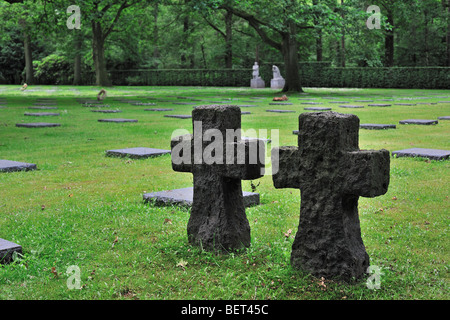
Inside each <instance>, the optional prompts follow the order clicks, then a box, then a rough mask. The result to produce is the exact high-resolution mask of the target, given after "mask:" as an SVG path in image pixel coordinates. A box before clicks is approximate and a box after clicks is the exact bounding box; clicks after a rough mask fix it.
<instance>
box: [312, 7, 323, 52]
mask: <svg viewBox="0 0 450 320" xmlns="http://www.w3.org/2000/svg"><path fill="white" fill-rule="evenodd" d="M312 3H313V5H314V6H317V5H318V0H313V2H312ZM318 24H319V21H318V20H317V18H316V17H315V16H314V26H317V25H318ZM316 60H317V61H322V60H323V44H322V29H317V35H316Z"/></svg>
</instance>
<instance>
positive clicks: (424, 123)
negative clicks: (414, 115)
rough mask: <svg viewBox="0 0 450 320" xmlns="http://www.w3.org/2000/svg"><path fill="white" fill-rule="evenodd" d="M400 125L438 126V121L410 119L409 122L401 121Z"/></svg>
mask: <svg viewBox="0 0 450 320" xmlns="http://www.w3.org/2000/svg"><path fill="white" fill-rule="evenodd" d="M399 123H400V124H419V125H434V124H438V120H425V119H408V120H400V121H399Z"/></svg>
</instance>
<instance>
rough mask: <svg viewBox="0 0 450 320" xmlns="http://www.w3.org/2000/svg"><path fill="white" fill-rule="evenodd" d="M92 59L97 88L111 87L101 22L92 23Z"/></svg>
mask: <svg viewBox="0 0 450 320" xmlns="http://www.w3.org/2000/svg"><path fill="white" fill-rule="evenodd" d="M92 37H93V38H92V57H93V60H94V66H95V79H96V80H95V84H96V85H97V86H101V87H103V86H106V87H107V86H111V83H110V81H109V79H108V72H107V71H106V61H105V47H104V45H105V39H104V37H103V32H102V28H101V25H100V23H99V22H95V21H93V22H92Z"/></svg>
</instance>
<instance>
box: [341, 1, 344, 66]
mask: <svg viewBox="0 0 450 320" xmlns="http://www.w3.org/2000/svg"><path fill="white" fill-rule="evenodd" d="M343 5H344V0H341V6H343ZM342 19H344V14H343V13H342ZM341 67H342V68H345V27H342V37H341Z"/></svg>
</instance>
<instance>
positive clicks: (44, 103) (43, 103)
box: [33, 102, 57, 106]
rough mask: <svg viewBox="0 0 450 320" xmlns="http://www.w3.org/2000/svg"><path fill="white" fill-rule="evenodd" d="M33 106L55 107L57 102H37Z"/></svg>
mask: <svg viewBox="0 0 450 320" xmlns="http://www.w3.org/2000/svg"><path fill="white" fill-rule="evenodd" d="M33 105H35V106H55V105H57V103H56V102H35V103H34V104H33Z"/></svg>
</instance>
